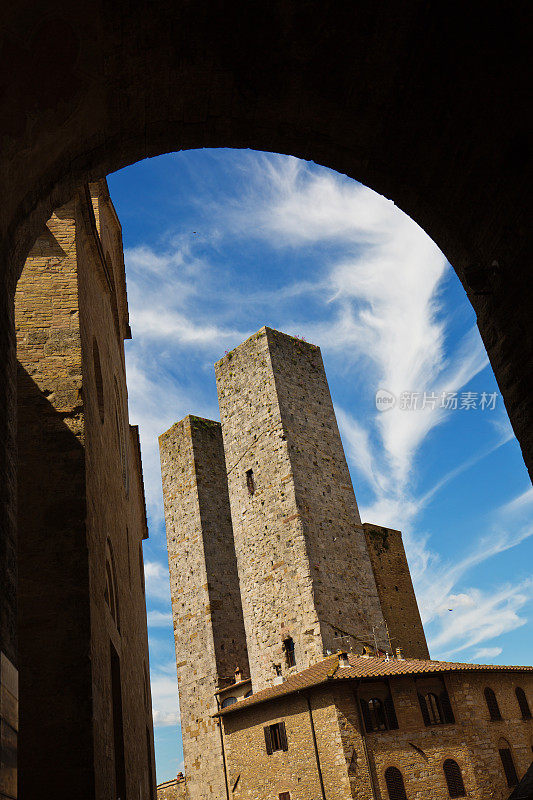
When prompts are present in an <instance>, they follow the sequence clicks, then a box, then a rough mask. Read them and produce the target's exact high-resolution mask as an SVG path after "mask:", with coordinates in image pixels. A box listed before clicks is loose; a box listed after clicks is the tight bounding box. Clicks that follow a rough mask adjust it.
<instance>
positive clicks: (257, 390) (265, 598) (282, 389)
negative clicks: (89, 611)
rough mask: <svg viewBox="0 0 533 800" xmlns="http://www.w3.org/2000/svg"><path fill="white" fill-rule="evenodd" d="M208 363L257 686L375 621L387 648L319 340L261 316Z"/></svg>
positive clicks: (356, 640) (352, 638)
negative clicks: (290, 657)
mask: <svg viewBox="0 0 533 800" xmlns="http://www.w3.org/2000/svg"><path fill="white" fill-rule="evenodd" d="M215 372H216V377H217V387H218V396H219V404H220V416H221V421H222V433H223V437H224V451H225V454H226V464H227V469H228V485H229V493H230V502H231V513H232V519H233V530H234V536H235V549H236V553H237V561H238V565H239V578H240V584H241V595H242V605H243V613H244V623H245V626H246V634H247V640H248V652H249V659H250V671H251V677H252V684H253V687H254V691H256V690H258V689H262V688H264V687H265V686H266V685H269V684H271V683H273V682H274V679H275V678H276V670H278V672H279V674H288V673H290V672H291V671H292V672H294V671H296V670H301V669H305V668H306V667H308V666H309V665H310V664H313V663H314V662H316V661H318V660H320V659H321V658H323V656H324V653H325V652H326V650H329V651H331V652H334V651H335V650H337V649H339V647H340V645H341V638H340V637H343V640H342V644H343V646H344V647H347V646H350V647H353V648H354V649H356V650H357V651H358V652H361V651H362V648H363V647H364V646H365V645H366V646H372V643H373V641H374V634H373V631H372V628H373V626H380V627H378V628H377V637H378V642H379V643H380V644H381V645H382V646H383V647H384V648H385V646H386V641H387V639H386V632H385V629H384V626H383V625H382V623H383V616H382V613H381V609H380V606H379V599H378V593H377V589H376V583H375V580H374V574H373V572H372V566H371V563H370V559H369V556H368V552H367V549H366V543H365V537H364V533H363V530H362V528H361V525H360V523H361V520H360V517H359V512H358V509H357V503H356V500H355V495H354V491H353V488H352V483H351V479H350V474H349V472H348V466H347V464H346V459H345V457H344V451H343V448H342V443H341V440H340V436H339V431H338V428H337V423H336V420H335V414H334V411H333V405H332V402H331V397H330V394H329V388H328V384H327V381H326V376H325V373H324V367H323V364H322V358H321V355H320V349H319V348H318V347H316V346H315V345H311V344H307V343H305V342H303V341H300V340H298V339H294V338H293V337H291V336H287V335H286V334H283V333H279V332H278V331H274V330H272V329H270V328H262V329H261V330H260V331H259V332H258V333H256V334H254V336H252V337H251V338H250V339H248V340H247V341H246V342H244V343H243V344H241V345H239V347H237V348H236V349H235V350H233V351H231V353H228V355H226V356H225V357H224V358H223V359H222V360H221V361H219V362H217V364H216V365H215ZM249 470H252V471H253V481H254V487H255V491H254V493H253V494H251V493H250V491H249V488H248V486H247V472H248V471H249ZM288 637H291V638H292V639H293V641H294V642H295V657H296V664H295V665H294V666H289V665H288V663H287V658H286V654H285V653H284V640H286V639H287V638H288Z"/></svg>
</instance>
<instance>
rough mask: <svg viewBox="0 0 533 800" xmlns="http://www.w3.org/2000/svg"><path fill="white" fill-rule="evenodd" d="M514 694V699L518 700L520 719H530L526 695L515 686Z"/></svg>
mask: <svg viewBox="0 0 533 800" xmlns="http://www.w3.org/2000/svg"><path fill="white" fill-rule="evenodd" d="M515 694H516V699H517V700H518V705H519V706H520V713H521V714H522V719H531V710H530V708H529V703H528V702H527V697H526V693H525V692H524V690H523V689H522V688H521V687H520V686H517V687H516V689H515Z"/></svg>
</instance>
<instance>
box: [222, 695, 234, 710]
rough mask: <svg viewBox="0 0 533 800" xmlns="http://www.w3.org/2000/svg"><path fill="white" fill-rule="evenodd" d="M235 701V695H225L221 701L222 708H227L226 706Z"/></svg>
mask: <svg viewBox="0 0 533 800" xmlns="http://www.w3.org/2000/svg"><path fill="white" fill-rule="evenodd" d="M236 702H237V698H236V697H225V698H224V700H223V701H222V708H227V707H228V706H232V705H233V703H236Z"/></svg>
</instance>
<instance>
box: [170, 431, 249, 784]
mask: <svg viewBox="0 0 533 800" xmlns="http://www.w3.org/2000/svg"><path fill="white" fill-rule="evenodd" d="M159 446H160V453H161V472H162V477H163V494H164V499H165V520H166V528H167V543H168V556H169V567H170V588H171V598H172V614H173V619H174V638H175V645H176V661H177V670H178V687H179V695H180V707H181V729H182V736H183V752H184V757H185V762H186V764H187V791H188V795H189V797H190V798H194V800H207V799H208V798H211V800H213V798H217V800H218V798H222V797H225V796H226V795H225V793H226V786H225V780H224V768H223V751H222V744H221V739H220V731H219V723H218V722H217V721H216V720H214V719H213V716H212V715H213V714H214V713H215V712H216V710H217V705H216V699H215V695H216V693H217V692H218V690H219V689H221V688H223V687H225V686H227V685H229V684H233V682H234V681H235V679H236V678H235V670H236V668H237V667H239V670H240V676H241V677H242V678H243V679H246V678H248V677H249V668H248V657H247V651H246V637H245V633H244V623H243V618H242V610H241V601H240V592H239V578H238V574H237V563H236V558H235V548H234V544H233V532H232V526H231V514H230V505H229V498H228V488H227V481H226V466H225V461H224V451H223V448H222V434H221V430H220V423H218V422H212V421H211V420H206V419H200V418H199V417H193V416H187V417H185V419H183V420H182V421H181V422H178V423H176V424H175V425H173V426H172V428H170V430H168V431H167V432H166V433H164V434H163V435H162V436H160V438H159Z"/></svg>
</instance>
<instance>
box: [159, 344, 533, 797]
mask: <svg viewBox="0 0 533 800" xmlns="http://www.w3.org/2000/svg"><path fill="white" fill-rule="evenodd" d="M215 373H216V379H217V388H218V396H219V403H220V416H221V423H220V424H219V423H215V422H211V421H209V420H199V419H197V418H195V417H186V418H185V419H184V420H183V421H182V422H180V423H177V424H176V425H174V426H173V427H172V428H171V429H170V430H169V431H167V433H166V434H163V436H162V437H161V438H160V447H161V464H162V474H163V491H164V497H165V515H166V524H167V540H168V549H169V564H170V572H171V587H172V600H173V614H174V629H175V639H176V653H177V658H178V677H179V680H180V684H179V688H180V706H181V712H182V719H183V720H184V727H183V738H184V755H185V769H186V775H187V782H186V789H185V791H186V793H187V797H188V800H204V798H208V797H213V796H218V797H220V798H235V800H272V799H274V800H319V798H320V799H321V800H348V799H349V798H357V799H358V800H370V799H372V800H406V798H409V800H415V799H416V800H427V798H429V797H431V798H432V799H433V798H436V800H441V798H442V800H444V798H448V797H463V796H468V797H472V798H475V799H476V800H503V798H504V797H505V796H506V794H505V791H506V789H507V790H508V788H509V786H511V785H514V783H515V779H517V778H518V777H521V775H522V774H523V773H524V772H525V771H526V769H527V767H528V765H529V762H530V760H531V749H532V746H533V739H532V738H531V737H532V735H533V728H532V723H531V714H530V711H529V709H530V704H531V702H532V691H533V669H532V668H519V667H501V668H500V667H489V666H482V665H481V666H480V665H471V664H451V663H446V662H435V661H431V660H430V659H429V652H428V648H427V643H426V639H425V635H424V630H423V627H422V623H421V619H420V614H419V610H418V605H417V602H416V597H415V594H414V590H413V585H412V581H411V576H410V574H409V568H408V564H407V559H406V556H405V551H404V548H403V544H402V539H401V533H400V532H399V531H397V530H393V529H389V528H384V527H381V526H378V525H373V524H369V523H361V519H360V517H359V512H358V509H357V503H356V500H355V495H354V491H353V487H352V484H351V480H350V476H349V472H348V467H347V464H346V459H345V457H344V451H343V448H342V444H341V440H340V436H339V432H338V428H337V423H336V420H335V415H334V411H333V405H332V402H331V397H330V394H329V389H328V385H327V381H326V376H325V372H324V367H323V364H322V358H321V355H320V350H319V348H318V347H315V346H314V345H310V344H307V343H305V342H302V341H300V340H298V339H294V338H293V337H290V336H287V335H285V334H282V333H280V332H278V331H273V330H271V329H269V328H263V329H261V330H260V331H259V332H258V333H256V334H255V335H254V336H252V337H251V338H250V339H248V340H247V341H246V342H244V343H243V344H241V345H240V346H239V347H237V348H236V349H235V350H233V351H232V352H230V353H227V354H226V355H225V356H224V358H223V359H221V360H220V361H219V362H217V364H216V365H215ZM222 441H223V447H222ZM228 507H229V509H230V511H231V522H230V518H229V517H230V515H229V514H228ZM217 534H218V540H217V539H216V535H217ZM233 542H234V545H233ZM206 543H207V544H208V547H207V548H206ZM229 555H231V557H228V556H229ZM221 586H225V587H226V588H225V593H226V599H225V601H224V600H223V601H222V602H220V603H219V602H217V601H218V599H219V598H220V597H221V596H222V595H221V594H220V592H219V588H220V587H221ZM213 600H214V601H213ZM239 602H240V603H241V604H242V612H241V613H242V617H241V616H240V615H239V614H238V611H237V607H238V605H239ZM237 619H238V624H237ZM241 619H242V622H241ZM241 625H242V627H241ZM235 630H239V642H240V643H241V645H240V646H241V648H242V652H243V653H244V652H246V650H247V653H248V658H249V667H250V669H249V673H248V672H247V665H246V666H243V665H244V664H245V660H244V657H242V658H241V659H240V660H239V662H238V663H239V666H240V668H241V669H240V671H239V672H238V674H237V675H236V676H235V679H234V682H233V683H228V682H227V677H228V674H229V670H228V666H229V665H228V664H227V662H226V663H224V665H223V667H222V664H223V661H222V660H221V659H220V655H217V653H216V647H214V646H213V644H212V643H213V642H215V641H216V642H218V648H219V651H220V652H221V650H222V644H223V643H225V646H226V648H231V647H233V646H234V644H235V642H234V639H233V632H234V631H235ZM230 632H231V633H230ZM233 655H234V656H238V651H236V650H233ZM180 675H181V678H180ZM182 687H183V688H182ZM195 687H197V688H195ZM486 690H490V691H491V692H494V693H495V697H497V700H495V701H494V702H496V706H497V708H498V714H497V715H496V716H494V702H493V700H492V695H490V692H489V695H490V696H487V694H486ZM520 692H522V695H520V700H519V693H520ZM498 704H499V705H498ZM209 709H211V713H209ZM215 709H216V710H215ZM491 709H492V710H491ZM488 714H489V715H490V714H492V716H491V717H490V716H489V719H491V724H490V725H487V719H488V717H487V715H488ZM191 723H192V724H191ZM217 726H218V727H217ZM189 753H190V754H191V756H189ZM204 765H205V766H204ZM220 768H222V771H220ZM204 769H205V771H204ZM217 770H218V777H217ZM217 781H218V782H217ZM215 787H218V789H216V788H215ZM217 791H218V794H217ZM159 794H160V800H163V797H164V794H163V790H162V789H161V790H160V792H159Z"/></svg>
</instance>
